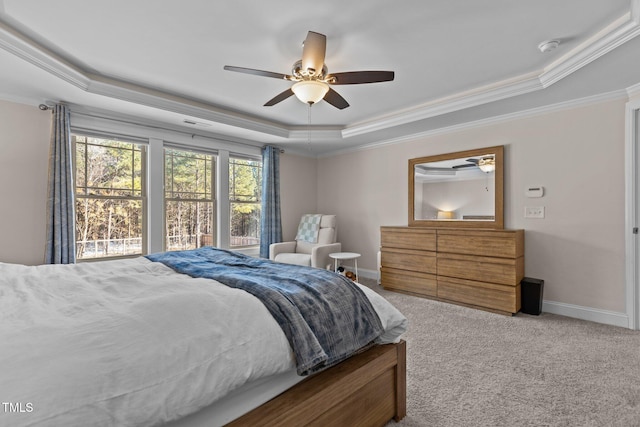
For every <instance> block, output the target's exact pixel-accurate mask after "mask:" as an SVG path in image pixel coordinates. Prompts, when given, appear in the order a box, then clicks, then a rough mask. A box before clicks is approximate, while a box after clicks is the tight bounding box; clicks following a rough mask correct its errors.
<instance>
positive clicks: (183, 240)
mask: <svg viewBox="0 0 640 427" xmlns="http://www.w3.org/2000/svg"><path fill="white" fill-rule="evenodd" d="M164 161H165V162H164V163H165V165H164V177H165V179H164V180H165V199H164V200H165V236H166V243H165V248H166V250H168V251H173V250H183V249H195V248H199V247H201V246H206V245H213V244H214V242H215V240H214V233H213V230H215V223H214V218H215V206H214V195H213V189H214V188H215V186H214V183H213V179H214V178H213V177H214V176H215V173H214V167H215V157H214V156H213V155H210V154H201V153H195V152H191V151H182V150H174V149H166V150H165V152H164Z"/></svg>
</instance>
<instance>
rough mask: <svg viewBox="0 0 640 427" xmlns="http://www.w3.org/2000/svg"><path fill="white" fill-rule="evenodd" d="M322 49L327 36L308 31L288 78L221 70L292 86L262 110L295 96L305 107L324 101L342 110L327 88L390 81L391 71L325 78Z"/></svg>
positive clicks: (227, 67)
mask: <svg viewBox="0 0 640 427" xmlns="http://www.w3.org/2000/svg"><path fill="white" fill-rule="evenodd" d="M326 47H327V36H325V35H324V34H320V33H316V32H314V31H309V32H308V34H307V38H306V39H305V40H304V43H303V47H302V59H300V60H299V61H297V62H296V63H295V64H293V68H292V70H291V74H290V75H289V74H281V73H274V72H271V71H263V70H256V69H253V68H244V67H234V66H231V65H225V66H224V69H225V70H228V71H236V72H239V73H246V74H253V75H256V76H263V77H272V78H276V79H284V80H288V81H291V82H295V84H293V86H292V87H290V88H289V89H287V90H285V91H284V92H281V93H279V94H278V95H276V96H275V97H273V98H272V99H270V100H269V101H267V102H266V103H265V104H264V105H265V107H270V106H272V105H275V104H277V103H279V102H281V101H284V100H285V99H287V98H289V97H290V96H292V95H296V97H297V98H298V99H300V100H301V101H302V102H305V103H308V104H309V105H313V104H315V103H316V102H319V101H320V100H323V99H324V100H325V101H327V102H328V103H329V104H331V105H333V106H334V107H336V108H339V109H340V110H342V109H344V108H347V107H348V106H349V103H348V102H347V101H346V100H345V99H344V98H343V97H342V96H340V94H339V93H338V92H336V91H335V90H333V89H332V88H331V87H329V85H353V84H362V83H379V82H388V81H392V80H393V78H394V72H393V71H347V72H343V73H333V74H328V69H327V66H326V65H325V63H324V57H325V52H326Z"/></svg>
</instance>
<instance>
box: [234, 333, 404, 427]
mask: <svg viewBox="0 0 640 427" xmlns="http://www.w3.org/2000/svg"><path fill="white" fill-rule="evenodd" d="M406 396H407V395H406V343H405V342H404V341H400V342H399V343H398V344H386V345H380V346H375V347H373V348H371V349H369V350H367V351H365V352H363V353H360V354H358V355H356V356H353V357H352V358H350V359H348V360H345V361H344V362H342V363H340V364H338V365H336V366H334V367H332V368H329V369H327V370H326V371H323V372H321V373H319V374H317V375H314V376H312V377H310V378H308V379H306V380H304V381H302V382H300V383H298V384H296V385H295V386H293V387H292V388H290V389H289V390H287V391H285V392H284V393H282V394H280V395H279V396H277V397H275V398H273V399H272V400H270V401H268V402H267V403H265V404H264V405H262V406H259V407H258V408H256V409H254V410H253V411H251V412H249V413H247V414H245V415H243V416H242V417H240V418H238V419H236V420H235V421H232V422H231V423H229V424H227V426H230V427H240V426H274V427H275V426H323V427H325V426H336V427H343V426H367V427H368V426H384V425H385V424H386V423H387V422H388V421H389V420H391V419H394V420H396V421H400V420H401V419H402V418H404V416H405V415H406V411H407V407H406Z"/></svg>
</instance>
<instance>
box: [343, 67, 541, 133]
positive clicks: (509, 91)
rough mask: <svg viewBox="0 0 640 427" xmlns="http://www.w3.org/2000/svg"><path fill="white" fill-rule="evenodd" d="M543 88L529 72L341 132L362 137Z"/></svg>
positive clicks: (356, 125)
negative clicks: (366, 134)
mask: <svg viewBox="0 0 640 427" xmlns="http://www.w3.org/2000/svg"><path fill="white" fill-rule="evenodd" d="M539 89H543V87H542V84H541V83H540V80H539V78H538V73H537V72H536V73H530V74H525V75H522V76H518V77H516V78H513V79H508V80H503V81H501V82H497V83H493V84H490V85H486V86H482V87H480V88H475V89H472V90H469V91H466V92H460V93H458V94H455V95H452V96H447V97H444V98H439V99H436V100H434V101H430V102H427V103H424V104H421V105H420V106H418V107H414V108H411V109H406V110H402V111H400V112H398V113H395V114H392V115H388V116H385V117H382V118H378V119H375V120H372V121H369V122H364V123H359V124H355V125H352V126H347V127H346V128H345V129H344V130H343V131H342V136H343V137H344V138H349V137H352V136H356V135H362V134H365V133H369V132H374V131H377V130H382V129H386V128H390V127H393V126H400V125H404V124H407V123H412V122H415V121H418V120H424V119H428V118H431V117H435V116H439V115H442V114H447V113H451V112H454V111H459V110H463V109H465V108H471V107H476V106H478V105H482V104H487V103H489V102H494V101H499V100H501V99H505V98H510V97H513V96H517V95H523V94H525V93H529V92H533V91H536V90H539Z"/></svg>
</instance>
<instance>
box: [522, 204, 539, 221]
mask: <svg viewBox="0 0 640 427" xmlns="http://www.w3.org/2000/svg"><path fill="white" fill-rule="evenodd" d="M524 217H525V218H544V206H525V207H524Z"/></svg>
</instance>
